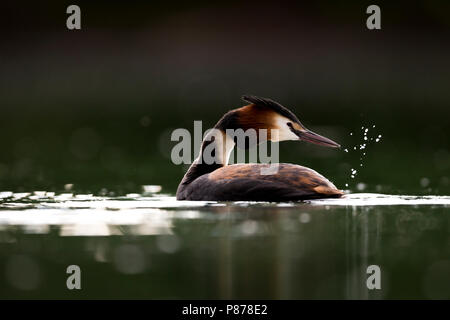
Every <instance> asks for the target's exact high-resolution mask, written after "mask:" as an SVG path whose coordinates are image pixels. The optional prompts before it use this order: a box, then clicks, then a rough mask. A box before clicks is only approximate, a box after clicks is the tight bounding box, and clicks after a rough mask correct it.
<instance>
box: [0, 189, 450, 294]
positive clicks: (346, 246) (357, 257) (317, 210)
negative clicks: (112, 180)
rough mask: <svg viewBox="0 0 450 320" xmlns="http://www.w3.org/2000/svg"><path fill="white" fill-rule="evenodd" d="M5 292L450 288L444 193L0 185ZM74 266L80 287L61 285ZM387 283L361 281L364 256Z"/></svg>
mask: <svg viewBox="0 0 450 320" xmlns="http://www.w3.org/2000/svg"><path fill="white" fill-rule="evenodd" d="M0 203H1V204H0V262H1V263H0V279H1V280H0V282H1V286H0V297H1V298H255V299H262V298H269V299H272V298H274V299H278V298H281V299H315V298H339V299H348V298H351V299H380V298H388V299H389V298H400V299H409V298H446V299H448V298H450V232H449V231H450V223H449V221H450V220H449V210H448V208H449V206H450V197H447V196H421V197H417V196H393V195H383V194H370V193H365V194H364V193H359V194H348V195H346V196H345V198H343V199H326V200H314V201H306V202H297V203H294V202H289V203H264V202H232V203H220V202H205V201H176V200H175V198H174V197H173V196H171V195H164V194H151V193H147V194H137V193H136V194H128V195H126V196H121V197H108V196H96V195H90V194H72V193H61V194H55V193H53V192H43V191H41V192H31V193H13V192H1V193H0ZM71 264H76V265H79V266H80V268H81V270H82V290H80V291H70V290H68V289H67V288H66V279H67V276H68V275H67V274H66V268H67V266H69V265H71ZM374 264H375V265H378V266H380V268H381V272H382V289H381V290H368V289H367V287H366V279H367V277H368V275H367V274H366V270H367V267H368V266H369V265H374Z"/></svg>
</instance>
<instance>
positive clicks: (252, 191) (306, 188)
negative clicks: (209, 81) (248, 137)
mask: <svg viewBox="0 0 450 320" xmlns="http://www.w3.org/2000/svg"><path fill="white" fill-rule="evenodd" d="M242 99H243V100H244V101H246V102H249V103H250V104H249V105H246V106H244V107H241V108H238V109H234V110H231V111H229V112H227V113H226V114H225V115H224V116H223V117H222V118H221V119H220V120H219V122H217V124H216V125H215V127H214V129H216V132H219V133H220V134H221V135H222V139H216V138H214V139H211V137H209V139H208V136H207V137H205V139H204V140H203V142H202V144H201V149H200V154H199V156H198V157H197V159H195V161H194V162H193V163H192V165H191V166H190V167H189V170H188V171H187V172H186V174H185V175H184V177H183V180H182V181H181V182H180V185H179V186H178V190H177V200H214V201H295V200H306V199H318V198H338V197H341V196H342V195H343V192H342V191H340V190H338V189H337V188H336V187H335V186H334V185H333V184H332V183H331V182H330V181H328V180H327V179H326V178H325V177H323V176H322V175H320V174H319V173H317V172H316V171H314V170H312V169H309V168H306V167H302V166H299V165H295V164H289V163H280V164H278V167H277V171H276V173H274V174H261V172H262V171H261V169H262V168H263V167H264V166H266V167H267V165H266V164H256V163H249V164H232V165H228V158H229V155H230V153H231V151H232V149H233V148H234V146H235V141H234V140H233V138H231V137H230V136H229V135H228V134H227V129H234V130H237V129H242V130H244V131H245V130H248V129H255V130H259V129H267V130H268V132H269V133H268V135H267V139H266V140H270V141H285V140H303V141H308V142H311V143H315V144H318V145H322V146H327V147H334V148H339V147H340V145H339V144H337V143H336V142H334V141H332V140H330V139H328V138H325V137H322V136H320V135H318V134H316V133H314V132H311V131H309V130H308V129H306V128H305V127H304V126H303V125H302V124H301V122H300V121H299V120H298V118H297V117H296V116H295V115H294V114H293V113H292V112H291V111H289V110H288V109H287V108H285V107H283V106H282V105H281V104H279V103H277V102H275V101H272V100H270V99H266V98H259V97H255V96H243V97H242ZM272 129H277V130H278V131H277V134H276V135H271V134H270V130H272ZM224 141H225V142H226V143H225V142H224ZM257 142H258V143H260V142H262V140H260V139H259V137H258V141H257ZM211 144H216V145H214V147H217V149H216V150H219V151H218V152H216V154H215V156H216V157H218V158H219V161H216V162H214V163H211V164H208V163H207V161H202V159H203V154H204V152H205V150H206V148H210V146H211ZM217 144H219V145H217ZM208 146H209V147H208ZM244 147H248V145H246V146H244Z"/></svg>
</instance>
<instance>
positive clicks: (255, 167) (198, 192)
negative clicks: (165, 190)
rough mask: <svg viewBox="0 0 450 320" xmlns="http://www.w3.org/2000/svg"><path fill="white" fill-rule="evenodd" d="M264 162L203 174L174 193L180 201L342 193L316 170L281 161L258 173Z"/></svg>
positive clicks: (293, 197)
mask: <svg viewBox="0 0 450 320" xmlns="http://www.w3.org/2000/svg"><path fill="white" fill-rule="evenodd" d="M264 166H266V165H264V164H234V165H228V166H224V167H221V168H219V169H217V170H214V171H213V172H211V173H208V174H205V175H202V176H201V177H199V178H197V179H196V180H195V181H193V182H192V183H190V184H189V185H187V186H186V188H183V190H181V191H180V193H179V194H177V198H178V199H179V200H215V201H243V200H245V201H295V200H306V199H318V198H338V197H341V196H342V195H343V192H342V191H340V190H338V189H337V188H336V187H335V186H334V185H333V184H332V183H331V182H330V181H328V180H327V179H326V178H325V177H323V176H322V175H320V174H319V173H317V172H316V171H314V170H312V169H309V168H306V167H302V166H299V165H294V164H288V163H280V164H279V167H278V172H277V173H276V174H271V175H261V169H262V168H263V167H264Z"/></svg>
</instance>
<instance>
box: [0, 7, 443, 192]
mask: <svg viewBox="0 0 450 320" xmlns="http://www.w3.org/2000/svg"><path fill="white" fill-rule="evenodd" d="M70 4H72V3H71V2H70V3H69V2H66V1H39V2H32V3H28V4H26V5H24V4H23V3H17V2H14V1H6V2H4V3H3V5H2V11H1V13H0V15H1V16H0V34H1V39H2V40H1V42H0V137H1V149H0V190H11V191H25V190H27V191H31V190H38V189H45V190H48V191H58V190H62V189H63V186H64V184H67V183H73V184H74V186H75V188H76V190H80V191H83V192H93V193H99V192H100V191H101V190H102V189H107V190H112V191H114V192H116V193H118V194H120V193H124V192H133V191H138V190H139V188H140V186H141V185H143V184H160V185H162V186H163V190H164V191H166V192H171V193H172V192H174V191H175V190H176V186H177V184H178V182H179V180H180V179H181V178H182V175H183V174H184V171H185V170H186V166H176V165H174V164H172V162H171V160H170V150H171V147H172V146H173V145H174V143H173V142H171V141H170V133H171V131H172V130H173V129H175V128H188V129H190V130H193V121H194V120H203V128H204V129H206V128H209V127H211V126H213V125H214V124H215V122H216V121H217V120H218V119H219V118H220V117H221V116H222V114H223V113H225V112H226V111H227V110H229V109H232V108H236V107H240V106H242V105H243V102H242V101H241V100H240V96H241V95H243V94H255V95H259V96H263V97H270V98H272V99H274V100H276V101H279V102H280V103H282V104H283V105H285V106H286V107H289V108H290V109H291V110H292V111H294V113H296V114H297V115H298V117H299V118H300V120H301V121H302V122H303V123H304V124H305V125H306V126H308V127H309V128H310V129H312V130H315V131H317V132H318V133H320V134H323V135H325V136H329V137H330V138H332V139H333V140H335V141H338V142H340V143H341V144H342V145H343V149H345V148H347V149H349V151H350V152H348V153H346V152H344V151H343V149H342V150H340V151H336V150H329V149H326V148H321V147H318V146H312V145H306V144H304V143H298V142H284V143H282V144H281V145H280V161H282V162H292V163H297V164H302V165H306V166H309V167H312V168H314V169H316V170H317V171H319V172H321V173H322V174H324V175H325V176H327V177H328V178H330V179H331V180H333V181H334V182H335V183H336V185H337V186H338V187H340V188H346V187H345V184H348V185H349V186H348V188H349V189H351V190H353V191H363V190H364V191H371V192H385V193H413V194H449V190H450V183H449V171H450V153H449V151H450V149H449V133H450V128H449V121H448V119H449V116H450V108H449V106H450V90H449V79H450V59H449V57H450V41H449V39H450V20H449V18H448V12H449V10H450V2H448V1H396V2H395V3H393V2H384V1H378V2H377V4H378V5H379V6H380V7H381V14H382V29H381V30H376V31H370V30H368V29H367V28H366V26H365V23H366V18H367V16H368V15H367V14H366V13H365V11H366V8H367V6H368V5H370V4H372V2H369V1H360V2H346V3H341V2H334V1H318V2H314V3H308V4H303V3H292V2H288V3H283V4H276V3H270V2H261V1H249V2H245V4H244V3H241V2H239V1H217V2H210V1H189V2H184V1H169V2H168V1H156V2H153V1H152V2H144V1H142V2H122V1H114V2H111V1H96V2H95V3H93V2H92V1H77V2H76V4H77V5H79V6H80V7H81V13H82V29H81V30H79V31H69V30H67V28H66V18H67V16H68V15H67V14H66V8H67V6H68V5H70ZM373 125H376V127H375V128H372V126H373ZM362 126H365V127H368V128H369V129H370V130H369V136H377V135H378V134H381V135H382V140H381V141H380V142H379V143H370V144H369V145H368V147H367V148H366V149H365V152H366V155H365V156H364V157H363V155H362V151H359V150H357V151H355V150H353V147H354V146H358V145H359V144H361V143H363V135H362V131H361V127H362ZM350 133H353V134H352V135H350ZM360 158H362V159H363V160H360ZM361 163H362V164H363V166H362V167H361V166H360V165H361ZM352 168H355V169H357V170H358V174H357V175H356V177H355V179H352V178H351V177H350V170H351V169H352ZM358 183H359V186H360V187H358V188H357V185H358ZM362 183H363V184H364V185H363V184H362Z"/></svg>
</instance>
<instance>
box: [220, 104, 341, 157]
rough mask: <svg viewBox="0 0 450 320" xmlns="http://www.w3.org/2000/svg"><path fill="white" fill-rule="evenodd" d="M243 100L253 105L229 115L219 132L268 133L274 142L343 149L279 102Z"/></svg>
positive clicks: (268, 136) (221, 124)
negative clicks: (304, 143) (306, 125)
mask: <svg viewBox="0 0 450 320" xmlns="http://www.w3.org/2000/svg"><path fill="white" fill-rule="evenodd" d="M242 99H243V100H244V101H246V102H250V104H249V105H246V106H244V107H242V108H239V109H235V110H232V111H230V112H228V113H227V114H226V115H225V116H224V117H223V118H222V119H221V120H220V121H219V123H218V124H217V126H218V128H220V129H222V130H224V131H225V129H238V128H242V129H243V130H244V131H245V130H248V129H255V130H259V129H266V130H267V133H268V135H267V139H268V140H271V141H286V140H303V141H307V142H310V143H314V144H318V145H321V146H326V147H333V148H339V147H340V145H339V144H338V143H336V142H334V141H332V140H330V139H328V138H325V137H323V136H321V135H318V134H317V133H314V132H312V131H310V130H308V129H307V128H306V127H305V126H304V125H303V124H302V123H301V122H300V120H298V118H297V117H296V116H295V114H293V113H292V112H291V111H290V110H289V109H287V108H285V107H283V106H282V105H281V104H279V103H278V102H275V101H273V100H271V99H266V98H260V97H256V96H249V95H246V96H243V97H242ZM273 129H276V130H278V131H277V133H278V134H271V130H273ZM259 142H261V141H259Z"/></svg>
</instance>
